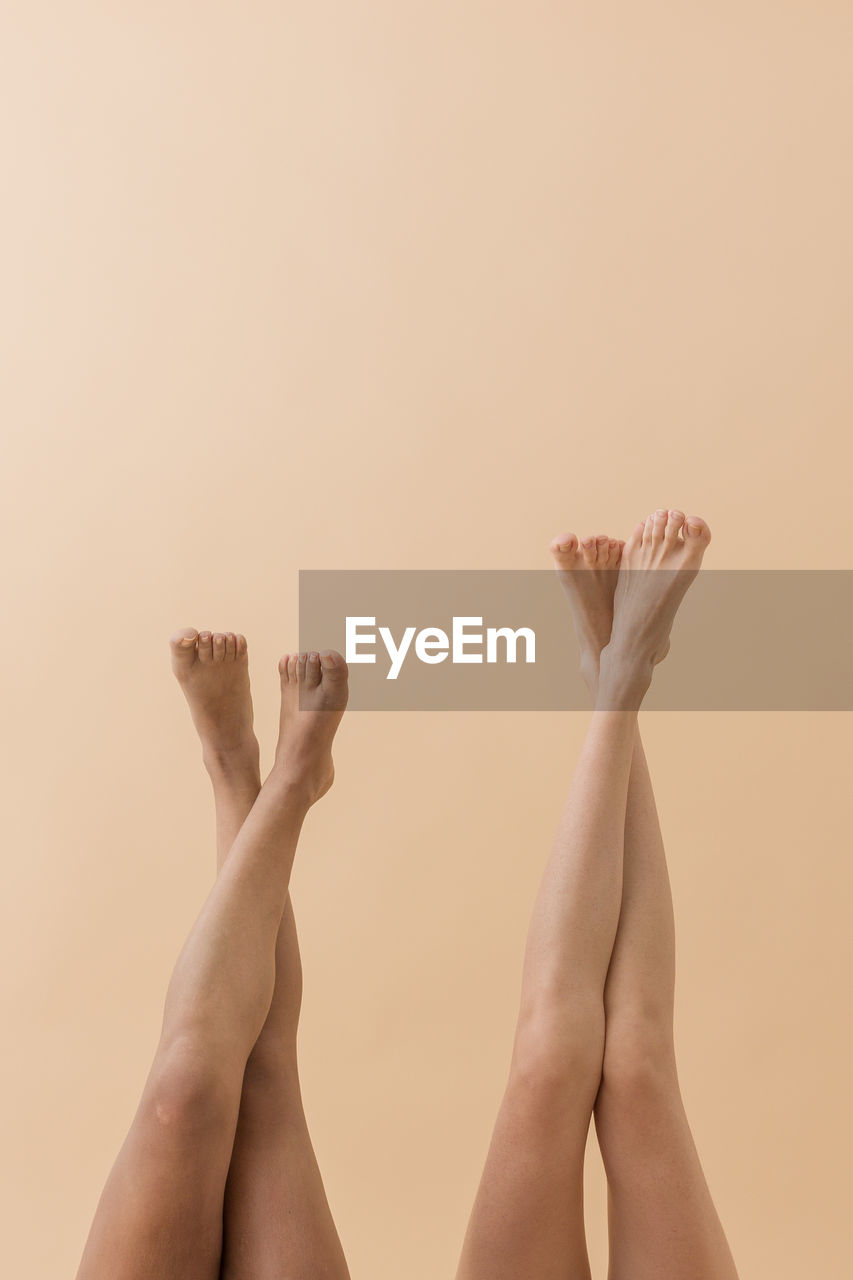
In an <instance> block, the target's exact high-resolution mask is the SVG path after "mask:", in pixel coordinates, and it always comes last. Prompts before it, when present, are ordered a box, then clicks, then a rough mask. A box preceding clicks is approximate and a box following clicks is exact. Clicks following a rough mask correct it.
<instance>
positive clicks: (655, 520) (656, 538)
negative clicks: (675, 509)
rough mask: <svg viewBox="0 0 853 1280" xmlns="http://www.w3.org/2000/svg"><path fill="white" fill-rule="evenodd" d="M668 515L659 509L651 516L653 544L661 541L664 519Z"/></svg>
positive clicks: (664, 526) (664, 528)
mask: <svg viewBox="0 0 853 1280" xmlns="http://www.w3.org/2000/svg"><path fill="white" fill-rule="evenodd" d="M668 514H669V513H668V512H667V511H665V510H664V509H663V508H659V509H658V510H657V511H656V512H655V513H654V515H653V516H652V527H651V540H652V543H653V544H657V543H659V542H662V541H663V536H664V532H665V530H666V518H667V515H668Z"/></svg>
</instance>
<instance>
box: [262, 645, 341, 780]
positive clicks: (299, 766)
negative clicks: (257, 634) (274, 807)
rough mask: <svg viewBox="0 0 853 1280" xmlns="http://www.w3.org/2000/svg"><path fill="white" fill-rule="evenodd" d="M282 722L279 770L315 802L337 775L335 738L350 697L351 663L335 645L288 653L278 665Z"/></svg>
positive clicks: (277, 757)
mask: <svg viewBox="0 0 853 1280" xmlns="http://www.w3.org/2000/svg"><path fill="white" fill-rule="evenodd" d="M278 671H279V676H280V677H281V722H280V726H279V738H278V746H277V747H276V753H275V768H276V770H278V771H279V772H280V773H281V774H282V775H283V776H285V777H286V778H287V779H288V781H290V782H292V783H294V784H295V785H299V786H301V787H303V788H304V789H305V792H306V795H307V798H308V801H309V803H311V804H313V803H314V801H315V800H319V798H320V797H321V796H322V795H325V793H326V792H327V791H328V789H329V787H330V786H331V785H332V782H333V780H334V776H335V769H334V765H333V763H332V740H333V738H334V736H335V733H336V731H337V728H338V725H339V724H340V722H341V719H342V717H343V714H344V711H345V709H346V705H347V698H348V696H349V685H348V679H347V677H348V670H347V664H346V662H345V661H344V659H343V657H342V656H341V654H339V653H336V652H335V651H334V650H333V649H327V650H325V651H323V652H322V653H317V652H311V653H286V654H285V655H284V657H283V658H282V659H281V661H280V662H279V664H278Z"/></svg>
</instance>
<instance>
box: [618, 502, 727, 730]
mask: <svg viewBox="0 0 853 1280" xmlns="http://www.w3.org/2000/svg"><path fill="white" fill-rule="evenodd" d="M710 541H711V531H710V529H709V528H708V526H707V524H706V523H705V521H704V520H702V519H701V518H700V517H699V516H685V515H684V513H683V512H682V511H676V510H671V511H655V512H654V513H653V514H652V515H650V516H648V517H647V518H646V519H645V520H643V521H641V522H640V523H639V524H638V525H637V527H636V528H635V530H634V532H633V533H632V534H631V536H630V538H629V539H628V541H627V542H626V543H625V547H624V550H623V552H622V562H621V564H620V567H619V577H618V580H617V583H616V593H615V596H614V601H613V628H612V631H611V635H610V640H609V642H608V644H607V645H606V647H605V648H604V650H603V651H602V654H601V673H602V681H604V677H605V673H606V675H607V682H608V684H610V685H613V689H611V690H610V695H612V693H613V692H614V689H615V688H617V687H618V688H619V689H622V688H623V687H624V690H625V694H626V696H627V697H628V700H629V702H630V701H631V700H632V699H633V698H634V695H635V694H637V693H639V697H640V698H642V694H644V693H645V691H646V689H647V688H648V686H649V684H650V682H651V678H652V670H653V668H654V666H655V664H656V663H658V662H661V661H662V660H663V659H664V658H665V657H666V655H667V653H668V652H669V634H670V631H671V630H672V624H673V622H674V620H675V615H676V612H677V611H678V606H679V605H680V604H681V601H682V600H683V599H684V596H685V593H686V592H687V589H688V587H689V586H690V584H691V582H692V581H693V579H694V578H695V577H696V575H697V573H698V572H699V566H700V565H701V563H702V557H703V555H704V554H705V549H706V547H707V546H708V543H709V542H710ZM638 705H639V704H638Z"/></svg>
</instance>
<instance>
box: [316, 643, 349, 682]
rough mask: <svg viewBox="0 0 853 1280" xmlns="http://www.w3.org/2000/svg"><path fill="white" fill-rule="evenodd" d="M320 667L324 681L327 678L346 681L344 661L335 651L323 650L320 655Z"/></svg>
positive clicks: (342, 656)
mask: <svg viewBox="0 0 853 1280" xmlns="http://www.w3.org/2000/svg"><path fill="white" fill-rule="evenodd" d="M320 666H321V667H322V669H323V679H324V680H326V679H327V678H335V679H340V680H344V679H346V675H347V664H346V659H345V658H344V655H343V654H342V653H338V651H337V649H324V650H323V652H322V653H321V654H320Z"/></svg>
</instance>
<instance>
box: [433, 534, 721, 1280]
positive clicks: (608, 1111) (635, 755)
mask: <svg viewBox="0 0 853 1280" xmlns="http://www.w3.org/2000/svg"><path fill="white" fill-rule="evenodd" d="M709 536H710V535H709V533H708V530H707V527H706V526H705V525H704V522H702V521H699V520H694V519H690V520H687V521H685V519H684V516H683V515H682V514H681V513H680V512H675V511H673V512H657V513H655V515H654V516H652V517H649V519H648V520H647V521H645V522H643V523H642V524H641V525H639V526H638V527H637V529H636V530H635V531H634V533H633V534H632V536H631V538H630V539H629V541H628V543H627V545H625V544H622V543H620V542H617V541H616V540H614V539H607V538H599V539H587V540H585V542H584V543H583V544H582V545H581V547H579V546H578V543H577V540H576V539H575V538H574V536H573V535H566V536H565V537H564V538H559V539H556V540H555V543H554V544H553V545H552V551H553V552H554V556H555V560H556V563H557V567H558V569H559V570H560V571H561V574H562V577H563V582H564V586H565V589H566V592H567V595H568V597H569V603H570V606H571V609H572V614H573V619H574V622H575V627H576V630H577V633H578V637H579V640H580V646H581V655H582V657H581V665H582V669H583V672H584V675H585V677H586V679H587V681H588V683H589V684H590V687H591V689H592V692H593V694H594V697H595V707H596V710H595V711H594V712H593V717H592V721H591V724H590V729H589V733H588V735H587V739H586V742H585V744H584V747H583V750H582V753H581V757H580V761H579V764H578V767H577V770H576V773H575V776H574V780H573V782H572V784H571V788H570V791H569V795H568V798H567V801H566V805H565V808H564V810H563V814H562V817H561V820H560V825H559V829H558V833H557V838H556V841H555V844H554V848H553V851H552V853H551V857H550V859H549V861H548V863H547V866H546V869H545V873H544V877H543V881H542V886H541V889H540V892H539V895H538V897H537V900H536V904H535V906H534V910H533V916H532V919H531V924H530V929H529V933H528V941H527V947H526V952H525V962H524V973H523V980H522V995H521V1008H520V1012H519V1018H518V1025H517V1030H516V1037H515V1044H514V1047H513V1055H512V1061H511V1065H510V1072H509V1079H508V1082H507V1086H506V1090H505V1094H504V1098H503V1101H502V1104H501V1108H500V1111H499V1114H498V1119H497V1122H496V1126H495V1131H494V1135H493V1138H492V1143H491V1147H490V1150H489V1154H488V1156H487V1160H486V1167H485V1170H484V1172H483V1176H482V1180H481V1184H480V1188H479V1191H478V1194H477V1198H476V1201H475V1205H474V1209H473V1212H472V1215H471V1220H470V1223H469V1227H468V1232H467V1235H466V1239H465V1243H464V1245H463V1250H462V1258H461V1261H460V1265H459V1271H458V1277H457V1280H517V1278H518V1277H519V1276H526V1275H531V1276H533V1275H535V1276H536V1277H537V1280H589V1275H590V1271H589V1261H588V1257H587V1249H586V1241H585V1234H584V1224H583V1159H584V1151H585V1146H586V1140H587V1135H588V1131H589V1125H590V1120H591V1118H592V1116H593V1115H594V1116H595V1124H596V1132H597V1136H598V1140H599V1143H600V1146H601V1149H602V1155H603V1159H604V1164H605V1169H606V1172H607V1178H608V1188H609V1191H608V1208H609V1224H610V1277H611V1280H736V1277H737V1273H736V1270H735V1267H734V1263H733V1261H732V1258H731V1254H730V1251H729V1249H728V1245H727V1243H726V1240H725V1236H724V1234H723V1231H722V1228H721V1226H720V1223H719V1219H718V1217H717V1214H716V1211H715V1209H714V1206H713V1203H712V1201H711V1197H710V1194H709V1192H708V1188H707V1185H706V1182H705V1178H704V1175H703V1173H702V1169H701V1166H700V1163H699V1159H698V1156H697V1154H696V1149H695V1146H694V1143H693V1138H692V1135H691V1133H690V1129H689V1126H688V1123H687V1119H686V1116H685V1113H684V1108H683V1105H682V1102H681V1097H680V1093H679V1089H678V1077H677V1072H676V1067H675V1053H674V1047H673V1035H672V1013H673V999H674V969H675V962H674V928H673V916H672V899H671V895H670V890H669V880H668V875H667V870H666V861H665V858H664V852H663V844H662V841H661V836H660V829H659V826H658V822H657V814H656V811H655V805H654V798H653V795H652V790H651V783H650V780H649V774H648V769H647V767H646V763H645V757H644V755H643V750H642V745H641V742H640V737H639V729H638V725H637V710H638V709H639V706H640V703H641V701H642V696H643V694H644V692H645V689H646V688H647V687H648V683H649V682H650V680H651V674H652V669H653V666H654V664H655V663H656V662H658V661H660V660H661V659H662V658H663V657H664V656H665V654H666V652H667V650H668V648H669V631H670V628H671V625H672V621H673V618H674V616H675V612H676V610H677V607H678V604H679V603H680V600H681V598H682V597H683V595H684V592H685V591H686V590H687V588H688V586H689V584H690V581H692V578H693V577H694V576H695V573H696V571H697V570H698V567H699V564H700V562H701V558H702V554H703V552H704V549H705V546H706V545H707V542H708V540H709ZM620 566H621V567H623V568H624V570H625V572H623V573H622V574H621V576H620V573H619V570H620ZM646 570H649V571H651V570H664V572H661V573H653V572H646Z"/></svg>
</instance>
